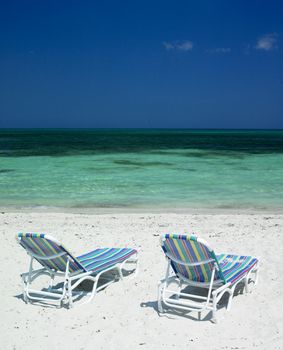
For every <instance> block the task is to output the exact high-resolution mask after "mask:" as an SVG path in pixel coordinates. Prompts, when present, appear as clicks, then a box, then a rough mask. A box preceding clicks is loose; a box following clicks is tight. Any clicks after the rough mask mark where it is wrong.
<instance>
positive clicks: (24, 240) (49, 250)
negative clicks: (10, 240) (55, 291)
mask: <svg viewBox="0 0 283 350" xmlns="http://www.w3.org/2000/svg"><path fill="white" fill-rule="evenodd" d="M18 237H19V239H20V243H21V245H22V246H23V247H24V248H27V250H28V251H30V252H31V253H34V254H36V255H37V256H38V257H37V258H36V260H37V261H38V262H39V263H40V264H41V265H43V266H45V267H48V268H49V269H51V270H55V271H61V272H63V271H65V270H66V266H67V261H68V259H69V270H70V272H71V273H75V272H76V273H78V272H82V271H85V269H84V267H83V266H82V265H81V264H80V262H79V261H77V260H76V258H75V257H74V256H72V254H71V253H70V252H69V251H68V250H67V249H66V248H65V247H64V246H63V245H62V244H58V243H57V242H55V241H53V240H52V239H47V238H46V237H47V236H46V235H45V234H43V233H19V234H18ZM60 253H65V254H64V255H63V256H60V257H57V258H53V259H47V260H46V259H44V260H43V259H40V257H43V258H46V257H48V256H52V255H56V254H60Z"/></svg>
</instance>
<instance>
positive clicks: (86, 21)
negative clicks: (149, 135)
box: [0, 0, 283, 128]
mask: <svg viewBox="0 0 283 350" xmlns="http://www.w3.org/2000/svg"><path fill="white" fill-rule="evenodd" d="M282 18H283V3H282V1H274V0H271V1H261V0H257V1H211V0H210V1H202V0H199V1H146V0H144V1H134V0H131V1H94V0H92V1H63V0H62V1H52V0H49V1H6V2H1V9H0V33H1V35H0V77H1V79H0V127H121V128H123V127H142V128H143V127H146V128H147V127H153V128H158V127H166V128H167V127H168V128H170V127H173V128H283V69H282V68H283V54H282V49H283V44H282V37H283V21H282Z"/></svg>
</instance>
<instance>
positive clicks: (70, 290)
mask: <svg viewBox="0 0 283 350" xmlns="http://www.w3.org/2000/svg"><path fill="white" fill-rule="evenodd" d="M67 293H68V300H69V305H68V306H69V309H71V308H72V307H73V306H74V303H73V295H72V284H71V281H70V279H68V281H67Z"/></svg>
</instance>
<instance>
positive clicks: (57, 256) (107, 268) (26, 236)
mask: <svg viewBox="0 0 283 350" xmlns="http://www.w3.org/2000/svg"><path fill="white" fill-rule="evenodd" d="M16 238H17V241H18V242H19V243H20V245H21V246H22V247H23V248H24V249H25V250H26V252H27V253H28V255H29V256H30V258H31V259H30V264H29V271H28V272H27V273H23V274H22V275H21V276H22V281H23V288H24V292H23V296H24V300H25V302H27V303H28V302H39V303H43V304H51V305H54V306H63V305H64V306H66V307H68V308H70V307H72V306H73V304H74V302H75V301H77V302H78V303H87V302H90V301H91V300H92V298H93V297H94V296H95V294H96V293H97V292H98V291H99V290H101V289H102V288H105V287H106V286H107V285H109V284H110V283H112V282H114V281H116V280H117V279H123V277H124V274H123V271H124V270H126V267H125V264H127V263H130V264H134V265H133V268H134V267H135V274H133V276H134V275H136V273H137V267H138V258H137V250H135V249H131V248H102V249H95V250H93V251H90V252H89V253H86V254H83V255H80V256H77V257H75V256H74V255H73V254H72V253H70V251H69V250H68V249H66V248H65V247H64V246H63V244H62V243H61V242H59V241H58V240H56V239H55V238H53V237H52V236H49V235H46V234H43V233H19V234H18V235H17V236H16ZM35 260H36V261H37V262H38V263H39V265H40V267H39V268H34V262H35ZM127 266H128V265H127ZM114 272H115V273H114ZM128 272H129V271H128ZM42 275H47V276H48V277H50V284H49V286H48V288H44V289H40V290H36V289H32V287H33V286H32V283H33V282H34V280H36V279H37V278H38V277H40V276H42ZM110 276H111V278H110ZM55 278H56V281H58V282H57V283H56V285H55V283H54V281H55ZM86 280H88V281H91V283H93V284H90V286H92V289H91V292H89V293H86V292H83V290H82V288H78V287H79V285H80V284H81V283H82V282H83V281H86ZM98 282H99V283H98ZM85 294H88V295H89V297H88V298H83V296H84V295H85ZM80 299H82V301H80V302H79V301H78V300H80Z"/></svg>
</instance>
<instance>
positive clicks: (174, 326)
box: [0, 210, 283, 349]
mask: <svg viewBox="0 0 283 350" xmlns="http://www.w3.org/2000/svg"><path fill="white" fill-rule="evenodd" d="M17 232H44V233H49V234H52V235H53V236H55V237H57V238H58V239H60V240H62V241H63V242H64V243H65V245H66V246H67V247H68V248H69V249H70V250H71V251H73V252H74V253H75V254H80V253H83V252H85V251H86V250H90V249H95V248H96V247H102V246H114V247H115V246H117V247H118V246H129V247H134V248H139V249H140V272H139V275H138V276H137V278H136V279H131V280H129V279H128V280H125V283H124V285H123V284H122V283H121V282H118V283H115V284H112V285H111V286H109V287H108V288H106V289H105V290H103V291H101V292H99V293H98V295H97V296H96V297H95V299H94V300H93V302H92V303H91V304H87V305H84V306H80V307H75V308H74V309H71V310H66V309H52V308H43V307H39V306H33V305H26V304H25V303H24V302H23V301H22V299H21V292H22V289H21V281H20V273H22V272H25V271H26V270H27V268H28V258H27V255H26V253H25V252H24V250H23V249H22V248H21V247H19V246H18V245H17V243H16V241H15V239H14V236H15V234H16V233H17ZM167 232H175V233H185V234H186V233H191V232H195V233H196V234H197V235H198V236H200V237H202V238H204V239H206V240H208V241H209V242H210V243H211V245H212V246H214V247H215V250H216V251H217V252H219V253H220V252H225V253H235V254H247V255H248V254H249V255H253V256H256V257H259V258H260V259H261V271H260V279H259V284H258V285H257V286H256V287H255V288H253V287H252V288H251V293H250V294H248V295H238V296H236V297H235V298H234V300H233V304H232V309H231V311H230V312H227V311H226V309H225V308H222V309H220V310H219V311H218V316H219V323H218V324H217V325H215V324H213V323H211V322H210V321H209V319H210V317H209V316H210V315H208V316H207V317H205V314H204V315H203V317H204V318H203V320H202V321H198V320H197V315H196V314H189V315H187V317H181V316H174V315H173V314H170V315H167V316H162V317H160V316H159V315H158V313H157V311H156V292H157V283H158V280H159V279H160V277H161V276H163V273H164V268H165V261H164V257H163V254H162V251H161V249H160V247H159V237H158V235H159V234H163V233H167ZM282 232H283V215H282V214H278V213H276V214H271V213H266V214H263V213H260V214H259V213H257V214H255V213H254V214H243V213H242V214H221V215H220V214H213V215H209V214H204V213H202V214H185V213H175V214H173V213H171V214H170V213H164V214H158V213H152V214H148V213H129V214H127V213H118V214H113V213H108V214H95V215H94V214H91V213H90V212H88V213H85V214H78V213H63V212H60V213H59V212H57V213H52V212H34V213H32V212H11V211H9V212H6V211H5V210H2V211H0V234H1V242H2V245H1V256H0V260H1V261H0V266H1V267H0V270H1V287H0V288H1V293H0V295H1V299H0V315H1V318H0V327H1V335H0V344H1V345H0V347H1V349H47V348H50V347H53V349H59V348H63V349H64V348H68V349H122V348H124V349H160V348H161V349H171V348H176V349H251V348H258V349H281V348H283V315H282V310H283V292H282V285H283V264H282V257H283V233H282Z"/></svg>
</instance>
